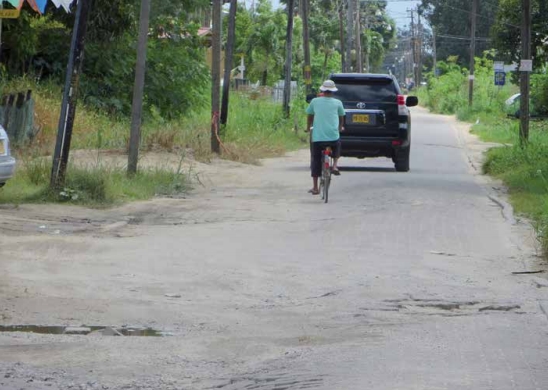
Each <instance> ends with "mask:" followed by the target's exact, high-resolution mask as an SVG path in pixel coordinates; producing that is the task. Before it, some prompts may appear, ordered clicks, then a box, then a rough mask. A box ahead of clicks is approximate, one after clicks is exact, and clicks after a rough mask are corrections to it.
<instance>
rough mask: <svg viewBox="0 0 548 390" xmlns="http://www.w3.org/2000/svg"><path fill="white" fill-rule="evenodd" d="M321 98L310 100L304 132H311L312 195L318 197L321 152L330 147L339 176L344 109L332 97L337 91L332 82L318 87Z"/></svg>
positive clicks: (335, 169)
mask: <svg viewBox="0 0 548 390" xmlns="http://www.w3.org/2000/svg"><path fill="white" fill-rule="evenodd" d="M320 91H322V92H323V96H321V97H317V98H314V99H312V101H311V102H310V104H309V106H308V108H307V109H306V113H307V114H308V118H307V123H306V131H307V132H309V131H310V128H311V127H313V130H312V154H311V164H310V169H311V171H312V184H313V187H312V189H311V190H310V191H308V192H310V193H311V194H312V195H318V194H319V193H320V190H319V188H318V177H319V176H320V175H321V173H322V151H323V150H324V149H325V148H327V147H331V150H332V156H333V171H332V173H333V174H334V175H337V176H338V175H340V172H339V168H338V166H337V162H338V160H339V157H340V155H341V142H340V134H339V133H340V132H341V131H344V127H343V125H344V115H345V112H344V107H343V104H342V102H341V101H340V100H338V99H335V98H334V97H333V93H334V92H336V91H338V89H337V87H336V86H335V83H334V82H333V81H332V80H326V81H324V83H323V84H322V86H321V87H320Z"/></svg>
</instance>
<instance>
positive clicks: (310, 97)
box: [306, 93, 316, 103]
mask: <svg viewBox="0 0 548 390" xmlns="http://www.w3.org/2000/svg"><path fill="white" fill-rule="evenodd" d="M315 97H316V95H315V94H313V93H309V94H308V95H306V102H307V103H310V102H311V101H312V99H314V98H315Z"/></svg>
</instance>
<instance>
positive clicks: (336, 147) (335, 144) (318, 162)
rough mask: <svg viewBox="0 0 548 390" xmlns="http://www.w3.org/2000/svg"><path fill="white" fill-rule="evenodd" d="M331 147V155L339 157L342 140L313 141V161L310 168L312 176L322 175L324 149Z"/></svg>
mask: <svg viewBox="0 0 548 390" xmlns="http://www.w3.org/2000/svg"><path fill="white" fill-rule="evenodd" d="M328 146H330V147H331V155H332V156H333V158H338V157H340V155H341V140H336V141H329V142H312V146H311V151H312V154H311V163H310V170H311V171H312V177H319V176H321V175H322V151H323V150H324V149H325V148H327V147H328Z"/></svg>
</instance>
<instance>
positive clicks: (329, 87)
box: [320, 80, 338, 92]
mask: <svg viewBox="0 0 548 390" xmlns="http://www.w3.org/2000/svg"><path fill="white" fill-rule="evenodd" d="M320 91H322V92H325V91H331V92H337V91H338V89H337V87H336V86H335V83H334V82H333V80H325V81H324V82H323V84H322V86H321V87H320Z"/></svg>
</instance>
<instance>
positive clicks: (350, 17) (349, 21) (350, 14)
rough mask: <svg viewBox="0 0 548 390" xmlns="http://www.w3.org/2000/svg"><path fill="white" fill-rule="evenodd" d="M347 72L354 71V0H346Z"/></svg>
mask: <svg viewBox="0 0 548 390" xmlns="http://www.w3.org/2000/svg"><path fill="white" fill-rule="evenodd" d="M346 4H347V6H346V7H347V8H346V56H345V57H346V69H345V71H346V72H351V71H352V47H353V42H354V41H353V39H352V37H353V36H354V23H353V21H354V0H346Z"/></svg>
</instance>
